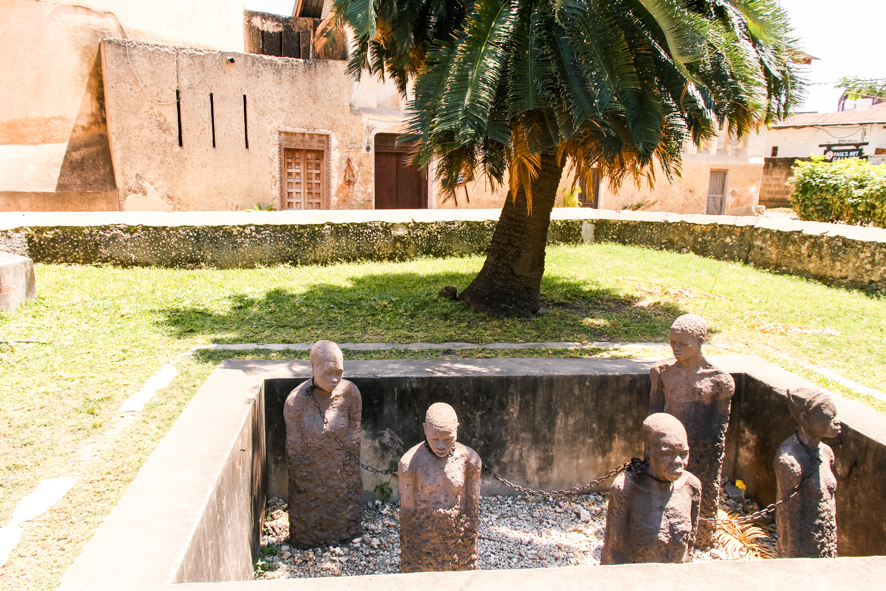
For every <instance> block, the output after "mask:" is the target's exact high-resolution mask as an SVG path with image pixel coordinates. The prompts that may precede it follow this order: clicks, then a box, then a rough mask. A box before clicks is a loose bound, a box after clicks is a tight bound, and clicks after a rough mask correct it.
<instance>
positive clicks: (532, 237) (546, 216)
mask: <svg viewBox="0 0 886 591" xmlns="http://www.w3.org/2000/svg"><path fill="white" fill-rule="evenodd" d="M562 174H563V165H562V164H558V162H557V156H556V154H554V153H542V156H541V168H540V169H539V171H538V178H536V179H535V181H534V182H533V183H532V214H531V215H530V214H529V212H528V210H527V207H526V192H525V190H524V188H523V187H522V186H521V187H520V189H519V190H518V191H517V197H516V199H513V198H512V195H511V194H510V193H508V197H507V200H506V201H505V204H504V207H503V208H502V210H501V217H500V218H499V219H498V225H496V227H495V233H493V235H492V242H490V244H489V248H488V249H487V251H486V262H485V263H484V264H483V268H482V269H481V270H480V273H479V274H478V275H477V277H475V278H474V280H473V281H472V282H471V284H470V285H468V287H467V288H466V289H465V290H464V291H463V292H461V293H460V294H459V296H458V299H460V300H461V301H463V302H464V303H466V304H467V305H468V306H470V307H471V308H472V309H473V310H474V311H476V312H485V313H486V314H489V315H490V316H529V315H531V314H534V313H535V312H537V311H538V308H539V306H540V304H539V295H540V290H541V277H542V275H543V274H544V271H545V245H546V244H547V240H548V226H549V225H550V223H551V210H552V209H553V208H554V200H555V199H556V197H557V186H558V185H559V184H560V177H561V175H562Z"/></svg>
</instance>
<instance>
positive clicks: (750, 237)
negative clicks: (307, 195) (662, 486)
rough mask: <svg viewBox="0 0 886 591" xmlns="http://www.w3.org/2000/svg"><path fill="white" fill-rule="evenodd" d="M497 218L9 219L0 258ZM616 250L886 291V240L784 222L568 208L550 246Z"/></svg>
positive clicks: (229, 264)
mask: <svg viewBox="0 0 886 591" xmlns="http://www.w3.org/2000/svg"><path fill="white" fill-rule="evenodd" d="M498 215H499V211H498V210H445V211H444V210H424V211H419V210H397V211H390V210H387V211H383V210H379V211H316V212H304V211H299V212H249V213H247V212H197V213H192V212H178V213H148V212H109V213H83V214H59V213H7V214H0V251H6V252H11V253H13V254H18V255H21V256H27V257H30V258H32V259H33V260H34V261H35V262H40V263H80V264H113V265H121V266H149V265H156V266H161V267H218V268H237V267H254V266H257V265H274V264H281V263H289V264H329V263H335V262H339V261H356V260H403V259H409V258H414V257H420V256H433V257H440V256H464V255H472V254H482V253H484V252H485V251H486V247H487V245H488V244H489V241H490V239H491V238H492V232H493V230H494V229H495V224H496V221H497V219H498ZM595 241H597V242H615V243H618V244H627V245H636V246H645V247H649V248H655V249H666V250H673V251H677V252H693V253H695V254H698V255H701V256H707V257H711V258H716V259H721V260H733V261H742V262H746V263H750V264H752V265H754V266H757V267H760V268H762V269H769V270H772V271H775V272H778V273H787V274H792V275H798V276H802V277H809V278H812V279H816V280H818V281H822V282H825V283H830V284H835V285H841V286H847V287H859V288H863V289H877V290H883V289H886V230H884V229H880V228H861V227H857V226H846V225H839V224H823V223H817V222H799V221H793V220H783V219H775V218H756V217H732V216H706V215H677V214H668V213H644V212H627V211H623V212H615V211H607V210H594V209H585V208H558V209H555V210H554V213H553V216H552V223H551V230H550V233H549V237H548V242H549V244H581V243H582V242H584V243H590V242H595Z"/></svg>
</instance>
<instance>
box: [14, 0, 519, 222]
mask: <svg viewBox="0 0 886 591" xmlns="http://www.w3.org/2000/svg"><path fill="white" fill-rule="evenodd" d="M77 1H78V4H77V5H74V4H73V2H70V3H68V2H66V0H61V2H59V3H55V4H48V3H40V2H33V1H30V0H4V5H3V7H2V8H0V11H2V13H3V14H2V18H0V47H2V51H3V55H6V56H10V58H11V59H7V60H5V61H4V63H3V64H2V65H0V76H2V79H3V80H4V84H3V85H2V88H0V93H2V94H0V97H2V103H3V105H4V109H3V110H2V111H0V211H15V210H26V211H28V210H29V211H108V210H142V211H143V210H150V211H186V210H242V209H248V208H250V207H252V206H254V205H255V204H259V205H262V206H269V205H273V206H276V207H277V208H279V209H372V208H426V207H453V206H455V202H454V201H452V200H450V201H448V202H446V203H444V202H443V200H442V197H441V192H440V191H439V190H437V187H435V185H434V183H433V182H430V181H429V180H428V179H429V178H433V170H431V171H430V175H428V174H427V171H419V170H417V169H416V168H415V167H412V166H409V165H407V164H406V163H405V156H406V155H407V152H408V148H406V147H403V146H399V145H397V134H398V132H399V131H401V130H402V126H403V122H404V121H405V112H404V110H403V107H404V105H403V102H402V100H401V97H400V96H399V95H398V93H397V92H396V89H395V88H394V85H393V84H392V83H390V82H380V81H378V80H377V79H375V78H373V77H371V76H364V77H363V79H362V80H361V81H360V82H359V83H358V82H355V81H353V80H352V79H351V78H350V77H349V76H348V75H347V74H346V72H345V66H346V61H345V59H346V58H347V46H348V42H349V40H348V38H347V35H346V32H345V31H332V32H331V33H330V32H329V31H328V28H329V21H328V20H327V17H328V15H329V10H330V6H331V4H332V2H331V0H299V1H298V2H296V3H295V6H294V16H293V17H291V18H289V17H279V16H276V15H270V14H263V13H256V12H251V11H244V10H243V1H242V0H176V1H174V2H170V1H168V0H160V1H158V2H152V3H147V4H145V3H141V2H135V1H134V0H105V1H102V0H77ZM327 33H329V34H327ZM7 105H8V106H9V108H7ZM466 192H467V195H468V196H469V197H468V199H469V200H470V203H467V202H466V198H465V193H466ZM458 197H459V201H460V203H459V205H461V206H464V205H468V206H470V207H500V206H501V203H502V201H503V199H504V190H500V191H498V192H497V194H493V193H492V192H491V191H490V190H489V188H488V187H487V186H486V183H482V182H477V181H471V182H468V183H466V185H464V186H461V187H460V188H459V189H458Z"/></svg>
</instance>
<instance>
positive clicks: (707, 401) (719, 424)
mask: <svg viewBox="0 0 886 591" xmlns="http://www.w3.org/2000/svg"><path fill="white" fill-rule="evenodd" d="M707 330H708V329H707V325H706V324H705V321H704V318H702V317H701V316H696V315H695V314H685V315H683V316H680V317H679V318H677V320H676V321H674V324H673V326H671V336H670V340H671V349H672V350H673V352H674V357H675V359H667V360H664V361H660V362H658V363H656V364H655V365H654V366H653V367H652V369H651V370H650V372H649V374H650V378H651V379H652V391H651V392H650V395H649V414H653V413H658V412H666V413H668V414H670V415H673V416H675V417H677V419H679V420H680V422H681V423H683V426H684V427H685V428H686V434H687V436H688V438H689V449H691V450H692V454H691V455H690V456H689V465H688V466H687V467H686V468H687V470H689V471H690V472H691V473H692V474H694V475H695V476H696V477H697V478H698V479H699V480H700V481H701V511H700V517H701V518H703V519H714V518H716V516H717V508H718V506H719V504H720V473H721V471H722V469H723V454H724V451H725V444H726V428H727V427H728V425H729V409H730V405H731V404H732V395H733V394H735V381H734V380H733V379H732V376H730V375H729V374H728V373H726V372H725V371H723V370H721V369H718V368H717V367H715V366H713V365H712V364H711V363H710V362H709V361H708V360H707V359H705V357H704V355H702V354H701V345H702V343H704V341H705V337H706V336H707ZM713 532H714V522H713V521H701V522H700V524H699V528H698V535H697V536H696V540H695V545H696V546H697V547H699V548H707V547H709V546H710V545H711V539H712V537H713Z"/></svg>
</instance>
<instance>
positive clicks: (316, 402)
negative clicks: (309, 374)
mask: <svg viewBox="0 0 886 591" xmlns="http://www.w3.org/2000/svg"><path fill="white" fill-rule="evenodd" d="M307 394H308V396H310V397H311V399H312V400H313V401H314V406H316V407H317V412H318V413H320V416H321V417H322V418H323V424H324V425H326V426H329V419H327V418H326V413H324V412H323V409H322V408H320V401H319V400H317V397H316V396H314V380H313V379H311V385H310V386H308V392H307ZM329 432H330V433H332V438H333V439H335V442H336V443H337V444H338V445H339V447H341V450H342V451H343V452H345V455H346V456H348V459H350V460H351V461H352V462H355V463H356V464H357V465H358V466H360V467H361V468H363V469H364V470H366V471H367V472H372V473H374V474H385V475H391V474H396V473H397V470H379V469H378V468H373V467H372V466H368V465H366V464H364V463H363V462H361V461H360V456H358V455H357V454H355V453H354V452H352V451H350V450H349V449H348V448H347V446H345V444H344V442H342V440H341V439H339V438H338V435H336V434H335V431H333V430H332V429H330V430H329Z"/></svg>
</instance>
